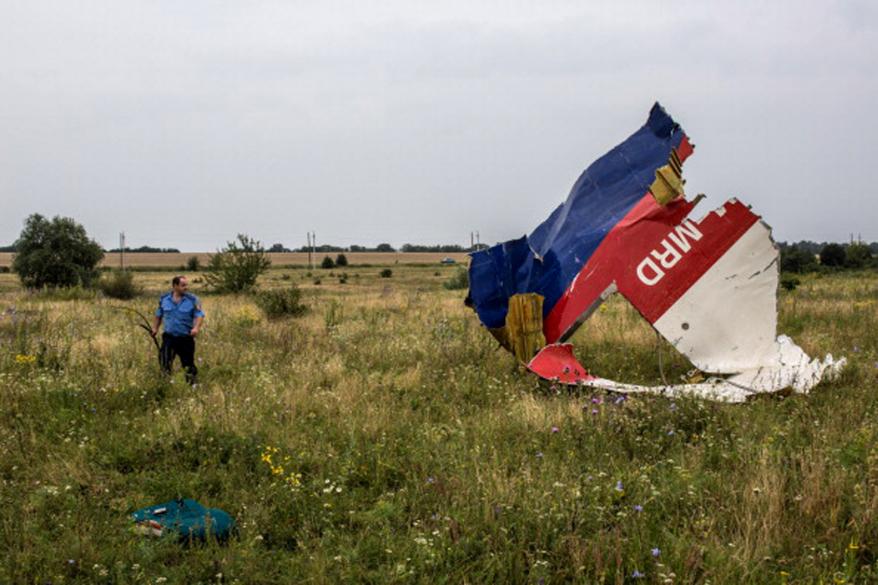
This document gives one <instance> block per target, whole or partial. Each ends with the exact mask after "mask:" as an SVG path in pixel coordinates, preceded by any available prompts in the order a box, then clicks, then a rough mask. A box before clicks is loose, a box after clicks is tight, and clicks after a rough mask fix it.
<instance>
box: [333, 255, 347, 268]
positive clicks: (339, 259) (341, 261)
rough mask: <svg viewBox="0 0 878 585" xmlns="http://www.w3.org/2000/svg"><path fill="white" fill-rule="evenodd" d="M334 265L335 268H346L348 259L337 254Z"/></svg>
mask: <svg viewBox="0 0 878 585" xmlns="http://www.w3.org/2000/svg"><path fill="white" fill-rule="evenodd" d="M335 265H336V266H347V265H348V257H347V256H345V255H344V254H339V255H338V256H336V257H335Z"/></svg>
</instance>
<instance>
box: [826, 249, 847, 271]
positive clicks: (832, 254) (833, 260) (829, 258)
mask: <svg viewBox="0 0 878 585" xmlns="http://www.w3.org/2000/svg"><path fill="white" fill-rule="evenodd" d="M846 257H847V254H845V251H844V246H842V245H841V244H826V245H825V246H823V248H822V249H821V250H820V264H822V265H823V266H834V267H838V266H844V263H845V259H846Z"/></svg>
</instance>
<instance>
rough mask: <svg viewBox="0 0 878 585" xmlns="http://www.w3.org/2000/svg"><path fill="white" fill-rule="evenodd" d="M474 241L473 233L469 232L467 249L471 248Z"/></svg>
mask: <svg viewBox="0 0 878 585" xmlns="http://www.w3.org/2000/svg"><path fill="white" fill-rule="evenodd" d="M475 244H476V241H475V240H474V239H473V233H472V232H470V233H469V249H470V250H472V249H473V246H475Z"/></svg>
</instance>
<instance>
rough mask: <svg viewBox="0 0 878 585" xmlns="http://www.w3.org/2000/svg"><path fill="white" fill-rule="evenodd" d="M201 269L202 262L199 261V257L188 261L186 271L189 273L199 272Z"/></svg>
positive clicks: (190, 257) (193, 257)
mask: <svg viewBox="0 0 878 585" xmlns="http://www.w3.org/2000/svg"><path fill="white" fill-rule="evenodd" d="M200 269H201V260H199V259H198V256H189V259H188V260H186V270H188V271H189V272H198V271H199V270H200Z"/></svg>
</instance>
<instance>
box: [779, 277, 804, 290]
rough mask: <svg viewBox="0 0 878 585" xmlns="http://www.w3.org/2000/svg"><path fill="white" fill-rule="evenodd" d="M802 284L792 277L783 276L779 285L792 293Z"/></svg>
mask: <svg viewBox="0 0 878 585" xmlns="http://www.w3.org/2000/svg"><path fill="white" fill-rule="evenodd" d="M800 284H802V281H801V280H799V279H798V278H796V277H794V276H785V277H784V278H781V279H780V285H781V287H783V289H784V290H786V291H789V292H792V291H794V290H796V287H797V286H799V285H800Z"/></svg>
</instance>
